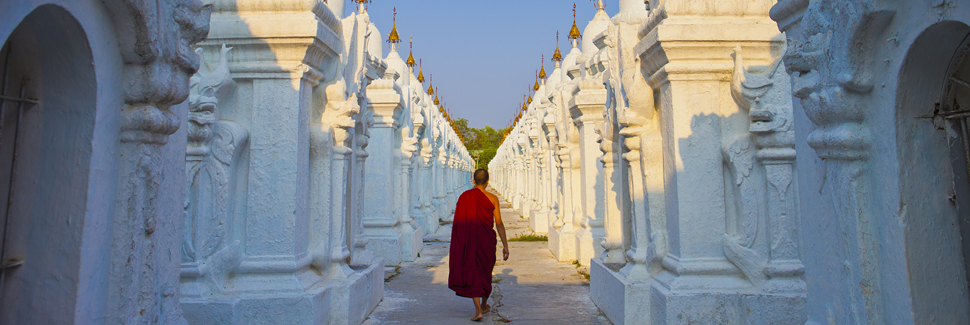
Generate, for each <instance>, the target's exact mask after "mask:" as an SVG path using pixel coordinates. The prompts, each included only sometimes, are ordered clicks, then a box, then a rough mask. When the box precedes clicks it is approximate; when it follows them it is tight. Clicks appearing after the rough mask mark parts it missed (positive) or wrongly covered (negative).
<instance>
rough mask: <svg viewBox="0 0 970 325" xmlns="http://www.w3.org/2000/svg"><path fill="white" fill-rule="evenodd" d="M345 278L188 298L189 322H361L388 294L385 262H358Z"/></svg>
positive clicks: (229, 324) (212, 324)
mask: <svg viewBox="0 0 970 325" xmlns="http://www.w3.org/2000/svg"><path fill="white" fill-rule="evenodd" d="M353 269H354V273H353V274H351V275H350V277H348V278H347V279H343V280H321V281H320V283H318V284H315V285H313V286H311V287H310V288H309V289H307V290H306V291H304V292H273V291H271V290H266V291H250V292H244V293H238V294H234V293H230V294H226V295H212V296H208V297H202V298H199V297H183V298H182V299H181V301H180V302H181V303H180V307H181V308H182V311H183V312H184V314H185V319H186V320H187V321H188V322H189V324H206V325H245V324H295V325H303V324H306V325H312V324H360V323H361V322H363V321H364V319H365V318H367V316H368V315H370V313H371V312H372V311H373V310H374V308H376V307H377V304H378V303H380V301H381V299H383V298H384V277H383V273H384V261H383V260H381V259H376V260H375V261H374V263H372V264H370V265H366V266H359V267H358V266H354V267H353Z"/></svg>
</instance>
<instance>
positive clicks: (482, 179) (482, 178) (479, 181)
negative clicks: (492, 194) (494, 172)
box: [475, 169, 488, 185]
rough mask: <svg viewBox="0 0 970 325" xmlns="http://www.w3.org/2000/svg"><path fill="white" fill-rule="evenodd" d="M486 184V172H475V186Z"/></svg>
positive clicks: (482, 170) (480, 170)
mask: <svg viewBox="0 0 970 325" xmlns="http://www.w3.org/2000/svg"><path fill="white" fill-rule="evenodd" d="M485 184H488V171H487V170H484V169H479V170H476V171H475V185H485Z"/></svg>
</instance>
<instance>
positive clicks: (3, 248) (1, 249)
mask: <svg viewBox="0 0 970 325" xmlns="http://www.w3.org/2000/svg"><path fill="white" fill-rule="evenodd" d="M3 47H6V48H7V53H6V55H5V57H4V59H3V80H0V82H2V83H3V84H2V85H0V95H6V94H7V81H8V79H9V78H10V76H9V72H10V53H11V52H13V43H11V42H7V44H5V46H3ZM3 47H0V51H2V50H3ZM6 108H7V106H6V105H4V102H3V101H2V100H0V140H2V139H3V123H4V121H5V120H6V118H5V115H6V112H7V110H6ZM0 143H2V141H0ZM8 189H9V184H8ZM8 204H9V201H8ZM9 219H10V218H9V216H8V215H7V214H6V211H4V214H3V220H0V221H3V238H2V240H3V241H0V263H3V260H4V258H5V257H6V256H5V255H7V254H6V252H7V245H6V242H7V229H8V228H9V227H10V223H9V222H8V220H9ZM6 278H7V270H6V268H4V269H0V306H3V284H4V280H5V279H6ZM2 313H3V308H0V315H2Z"/></svg>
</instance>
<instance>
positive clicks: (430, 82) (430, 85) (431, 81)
mask: <svg viewBox="0 0 970 325" xmlns="http://www.w3.org/2000/svg"><path fill="white" fill-rule="evenodd" d="M430 76H431V79H428V95H434V75H430Z"/></svg>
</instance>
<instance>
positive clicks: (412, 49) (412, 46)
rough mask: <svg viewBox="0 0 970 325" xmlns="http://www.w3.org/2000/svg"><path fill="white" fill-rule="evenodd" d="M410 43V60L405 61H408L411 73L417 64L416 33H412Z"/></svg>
mask: <svg viewBox="0 0 970 325" xmlns="http://www.w3.org/2000/svg"><path fill="white" fill-rule="evenodd" d="M408 44H409V46H410V47H411V49H410V54H408V60H407V61H406V62H405V63H407V65H408V67H409V68H411V69H412V70H411V73H414V70H413V69H414V66H415V65H417V64H416V62H414V35H411V41H410V42H408Z"/></svg>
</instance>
